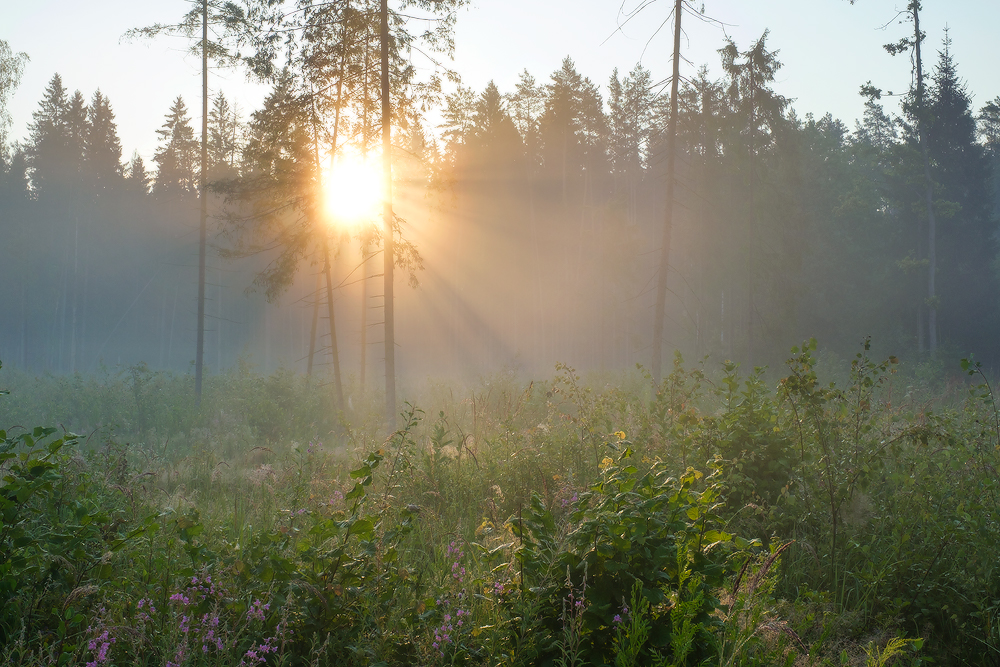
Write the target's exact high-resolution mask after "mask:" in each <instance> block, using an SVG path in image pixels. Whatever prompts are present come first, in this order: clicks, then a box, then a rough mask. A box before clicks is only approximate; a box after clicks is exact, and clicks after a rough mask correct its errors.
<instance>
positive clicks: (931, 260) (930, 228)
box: [910, 0, 937, 356]
mask: <svg viewBox="0 0 1000 667" xmlns="http://www.w3.org/2000/svg"><path fill="white" fill-rule="evenodd" d="M910 9H911V11H912V12H913V50H914V56H915V65H916V70H917V138H918V140H919V142H920V153H921V156H922V157H923V160H924V206H926V207H927V347H928V349H929V351H930V353H931V355H932V356H933V355H934V354H936V353H937V291H936V289H935V284H934V280H935V277H936V276H935V274H936V273H937V220H935V218H934V180H933V179H932V178H931V161H930V155H929V153H928V149H927V123H926V120H927V115H926V113H925V112H924V70H923V63H922V61H921V59H920V2H918V1H917V0H914V1H913V2H912V3H910Z"/></svg>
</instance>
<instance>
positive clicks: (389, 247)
mask: <svg viewBox="0 0 1000 667" xmlns="http://www.w3.org/2000/svg"><path fill="white" fill-rule="evenodd" d="M380 37H381V40H380V41H381V51H382V178H383V188H384V190H383V194H382V197H383V202H382V225H383V232H382V243H383V246H382V247H383V256H382V259H383V262H384V267H385V268H384V269H383V284H384V288H383V294H384V297H383V307H384V311H383V312H384V316H385V324H384V327H385V418H386V422H387V423H388V425H389V428H390V429H395V428H396V335H395V317H394V313H393V303H392V298H393V289H392V287H393V286H392V278H393V276H392V270H393V236H392V235H393V216H392V116H391V112H392V107H391V104H390V100H389V92H390V91H389V2H388V0H382V6H381V28H380Z"/></svg>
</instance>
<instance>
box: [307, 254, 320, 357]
mask: <svg viewBox="0 0 1000 667" xmlns="http://www.w3.org/2000/svg"><path fill="white" fill-rule="evenodd" d="M322 289H323V277H322V276H320V275H319V274H318V273H317V274H316V291H315V292H314V293H313V318H312V327H311V328H310V329H309V361H307V362H306V377H312V372H313V357H315V356H316V327H317V325H318V324H319V300H320V292H321V290H322Z"/></svg>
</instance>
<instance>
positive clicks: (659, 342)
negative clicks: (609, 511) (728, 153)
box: [653, 0, 683, 385]
mask: <svg viewBox="0 0 1000 667" xmlns="http://www.w3.org/2000/svg"><path fill="white" fill-rule="evenodd" d="M682 3H683V0H675V2H674V63H673V64H674V71H673V77H672V78H671V81H670V121H669V122H668V124H667V206H666V212H665V213H664V217H663V241H662V244H661V245H660V265H659V269H658V271H657V276H656V308H655V312H654V314H653V381H654V382H656V384H657V385H658V384H660V379H661V378H662V371H663V320H664V317H665V315H666V302H667V274H668V272H669V270H670V235H671V232H672V231H673V226H674V167H675V163H676V152H677V84H678V81H679V80H680V67H681V4H682Z"/></svg>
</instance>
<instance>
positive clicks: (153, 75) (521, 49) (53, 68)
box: [0, 0, 1000, 160]
mask: <svg viewBox="0 0 1000 667" xmlns="http://www.w3.org/2000/svg"><path fill="white" fill-rule="evenodd" d="M5 4H7V5H8V6H7V7H5V8H4V10H3V16H4V20H3V23H2V24H0V39H5V40H7V41H8V42H9V43H10V45H11V48H13V49H14V50H15V51H25V52H27V53H28V55H29V56H30V57H31V62H30V63H29V64H28V66H27V67H26V69H25V73H24V79H23V81H22V84H21V87H20V89H19V90H18V91H17V93H16V94H15V96H14V98H13V100H12V101H11V109H10V111H11V113H12V116H13V121H14V123H13V126H12V127H11V132H10V136H11V137H12V138H14V139H23V138H24V137H26V136H27V126H28V124H29V123H30V122H31V113H32V111H34V110H35V109H36V108H37V105H38V102H39V100H40V99H41V97H42V93H43V91H44V89H45V86H46V84H47V83H48V81H49V79H50V78H51V77H52V74H53V73H55V72H59V73H60V74H61V75H62V77H63V82H64V85H65V86H66V87H67V88H68V89H69V90H70V91H72V90H75V89H79V90H80V91H81V92H83V94H84V95H85V96H86V97H87V98H88V99H89V98H90V97H91V96H92V95H93V92H94V90H95V89H97V88H98V87H99V88H100V89H101V90H102V92H103V93H104V94H106V95H107V96H108V97H109V98H110V99H111V103H112V105H113V108H114V111H115V113H116V115H117V120H118V125H119V134H120V136H121V140H122V146H123V149H124V157H125V158H126V159H127V158H128V156H129V155H131V153H132V151H133V150H138V151H139V152H140V154H141V155H142V156H143V157H144V158H145V159H147V160H148V159H149V158H150V157H151V155H152V152H153V150H154V148H155V145H156V135H155V130H156V129H157V128H158V127H159V126H160V125H161V124H162V122H163V116H164V114H165V113H166V111H167V109H168V108H169V106H170V104H171V102H172V100H173V99H174V98H175V97H176V96H177V95H178V94H181V95H183V96H184V99H185V101H186V102H187V103H188V108H189V109H191V116H192V119H193V121H194V122H195V124H197V123H198V122H199V119H200V109H198V108H196V107H197V106H198V105H197V101H198V99H199V95H200V83H201V82H200V75H199V68H200V60H199V59H198V58H196V57H193V56H190V55H187V54H186V53H185V48H186V46H187V42H186V40H184V39H183V38H179V37H164V38H160V39H158V40H155V41H146V42H139V43H125V42H121V41H120V38H121V36H122V34H123V33H124V32H125V31H126V30H127V29H129V28H131V27H136V26H142V25H148V24H150V23H154V22H172V21H176V20H177V19H178V18H179V17H180V16H182V15H183V14H184V13H185V11H186V9H187V7H189V4H188V3H187V2H185V0H156V1H155V2H154V1H151V0H145V1H140V2H137V1H136V0H90V1H89V2H85V3H84V2H80V1H79V0H33V1H32V2H25V1H17V2H15V1H14V0H7V2H6V3H5ZM639 4H640V0H625V1H624V3H623V2H622V1H621V0H477V1H476V2H475V3H474V4H473V6H471V7H469V8H468V9H466V10H463V11H462V15H461V16H460V18H459V23H458V35H457V52H456V58H455V63H454V66H455V68H456V69H457V70H458V71H459V72H460V73H461V74H462V76H463V79H464V82H465V83H466V84H467V85H470V86H472V87H473V88H475V89H477V90H481V89H482V88H483V86H484V85H485V84H486V82H487V81H489V80H490V79H493V80H495V81H496V83H497V85H498V86H499V87H500V89H501V90H502V91H505V92H506V91H508V90H511V89H512V88H513V85H514V83H515V82H516V80H517V77H518V73H519V72H520V71H521V70H523V69H525V68H527V69H528V70H529V71H530V72H531V73H532V74H533V75H534V76H535V77H536V79H538V80H539V81H540V82H543V83H544V82H545V81H547V80H548V76H549V74H550V73H551V72H552V71H553V70H555V69H556V68H558V67H559V64H560V62H561V60H562V58H563V57H564V56H566V55H569V56H571V57H572V58H573V59H574V60H575V61H576V64H577V68H578V70H579V71H580V72H582V73H583V74H584V75H586V76H589V77H590V78H591V79H592V80H593V81H594V82H595V83H597V84H599V85H600V86H601V87H602V90H605V91H606V84H607V80H608V77H609V76H610V74H611V71H612V69H614V68H615V67H617V68H618V69H619V71H621V72H622V73H624V72H627V71H628V70H630V69H631V68H632V67H633V66H634V65H635V63H636V62H638V61H639V60H640V59H641V60H642V62H643V64H644V65H645V66H646V67H648V68H649V69H650V70H652V71H653V74H654V77H655V78H657V79H661V78H665V77H666V76H667V75H668V74H669V71H670V62H669V51H670V43H671V27H670V26H669V25H665V26H663V27H662V30H661V32H660V33H659V34H658V35H657V34H654V33H655V32H656V30H657V28H658V27H660V25H661V24H662V23H663V22H664V21H665V20H667V18H668V14H669V10H670V4H671V3H669V2H667V1H666V0H660V2H658V3H653V4H651V5H650V6H648V7H647V8H646V9H645V10H644V11H643V12H642V13H641V14H640V15H639V16H638V17H636V18H635V19H633V20H632V21H631V22H629V23H628V24H627V25H625V26H624V27H623V28H622V29H621V30H620V31H618V30H617V29H616V26H617V24H618V22H619V21H621V20H623V17H624V16H625V13H627V12H628V10H630V9H632V8H634V7H636V6H638V5H639ZM695 4H700V3H695ZM905 5H906V2H905V0H858V2H857V3H856V4H855V5H850V4H849V3H848V1H847V0H756V1H751V0H704V6H705V11H706V14H708V15H710V16H713V17H715V18H717V19H719V20H721V21H724V22H725V23H726V24H727V25H726V27H725V30H726V33H728V34H729V35H730V36H731V37H732V38H733V39H734V40H735V41H736V43H737V44H738V45H739V46H741V47H742V46H746V45H748V44H750V43H751V42H752V41H753V40H756V39H757V38H758V37H759V36H760V34H761V33H762V32H763V30H764V29H765V28H770V30H771V34H770V37H769V39H768V44H769V45H770V48H772V49H778V50H779V51H780V53H779V59H780V60H781V61H782V62H783V63H784V64H785V67H784V68H783V69H782V70H781V71H780V72H779V74H778V82H777V84H776V86H775V88H776V89H777V91H778V92H779V93H781V94H783V95H785V96H787V97H791V98H794V99H795V102H794V107H795V109H796V110H797V112H798V113H799V115H800V116H804V115H805V114H806V113H807V112H812V113H815V114H817V115H820V114H823V113H825V112H827V111H829V112H831V113H833V114H834V115H835V116H837V117H839V118H841V119H843V120H844V121H845V122H847V123H848V125H850V126H853V121H854V119H855V118H856V117H857V116H858V115H859V114H860V113H861V109H862V102H861V99H860V98H859V97H858V95H857V91H858V87H859V86H860V85H861V84H863V83H865V82H866V81H868V80H869V79H871V80H872V81H873V83H875V84H876V85H877V86H880V87H882V88H884V89H889V90H894V91H904V90H906V88H907V86H908V85H909V81H910V63H909V59H908V58H906V57H905V56H897V57H895V58H892V57H890V56H889V55H888V54H886V53H885V51H884V50H883V49H882V44H883V43H886V42H890V41H896V40H897V39H899V37H901V36H903V35H904V34H906V33H907V32H908V31H909V27H908V26H906V25H898V24H897V23H895V22H893V21H892V19H893V17H894V16H895V15H896V13H897V11H898V10H899V9H901V8H903V7H905ZM620 10H624V12H625V13H622V12H621V11H620ZM921 22H922V27H923V28H924V29H925V30H926V32H927V36H928V39H927V42H926V52H927V59H928V65H929V66H930V67H932V66H933V64H934V63H935V61H936V59H937V51H938V49H939V48H940V46H941V40H942V37H943V35H944V32H943V30H944V27H945V25H948V26H949V27H950V30H951V37H952V40H953V53H954V56H955V59H956V61H957V62H958V66H959V73H960V75H961V76H962V77H963V78H964V79H965V80H966V81H967V82H968V85H969V88H970V90H971V91H972V92H973V93H974V94H975V98H974V104H975V107H976V109H978V108H979V107H980V106H982V105H983V104H984V103H985V102H987V101H989V100H990V99H992V98H994V97H995V96H997V95H1000V73H998V69H997V66H996V63H997V62H998V60H1000V59H998V58H997V55H996V52H995V47H993V46H992V45H995V44H996V33H997V30H1000V2H998V1H997V0H925V2H924V11H923V13H922V15H921ZM886 23H889V25H888V26H887V27H886V28H885V29H884V30H880V29H879V28H880V27H881V26H882V25H884V24H886ZM684 26H685V28H686V38H685V40H684V42H683V45H682V48H683V51H684V53H685V55H686V57H687V58H688V59H689V60H690V61H691V62H692V63H693V64H687V63H685V64H684V66H683V68H682V74H685V73H687V74H690V73H691V72H693V71H694V68H695V67H696V66H698V65H702V64H707V65H708V66H709V67H710V69H711V70H712V73H713V74H714V75H716V76H718V75H719V66H718V62H719V58H718V55H717V53H716V50H717V49H718V48H720V47H721V46H722V45H723V43H724V39H725V35H724V33H723V31H722V29H721V28H719V27H717V26H711V25H707V24H705V23H701V22H697V21H695V20H693V19H692V18H691V17H689V16H685V18H684ZM209 85H210V86H211V87H212V88H213V89H217V88H220V87H221V88H222V89H223V90H225V91H226V94H227V96H229V97H230V98H232V99H234V100H236V101H237V103H238V104H239V105H240V106H241V107H242V109H243V110H244V112H249V111H251V110H252V109H253V108H254V107H255V106H256V104H257V103H258V102H259V100H260V97H261V89H260V88H259V87H254V86H248V85H246V84H245V83H244V78H243V76H242V74H240V73H239V72H217V73H213V75H212V79H211V81H210V84H209Z"/></svg>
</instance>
